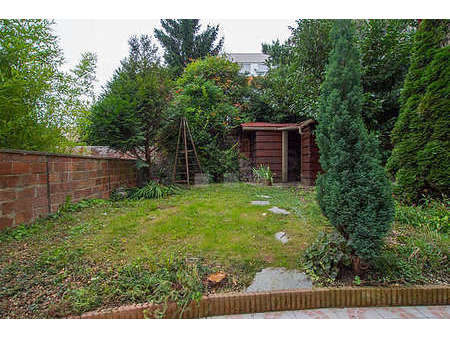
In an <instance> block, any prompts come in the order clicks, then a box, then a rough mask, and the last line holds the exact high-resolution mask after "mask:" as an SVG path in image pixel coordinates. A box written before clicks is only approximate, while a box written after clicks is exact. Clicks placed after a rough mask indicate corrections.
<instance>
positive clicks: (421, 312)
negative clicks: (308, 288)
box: [210, 306, 450, 319]
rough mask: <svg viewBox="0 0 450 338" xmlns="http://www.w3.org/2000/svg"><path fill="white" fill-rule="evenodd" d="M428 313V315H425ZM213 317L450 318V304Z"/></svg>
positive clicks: (328, 309)
mask: <svg viewBox="0 0 450 338" xmlns="http://www.w3.org/2000/svg"><path fill="white" fill-rule="evenodd" d="M425 314H426V315H425ZM210 318H213V319H216V318H217V319H234V318H236V319H384V318H395V319H403V318H417V319H427V318H435V319H440V318H447V319H448V318H450V306H402V307H367V308H327V309H310V310H297V311H277V312H264V313H254V314H248V315H231V316H219V317H210Z"/></svg>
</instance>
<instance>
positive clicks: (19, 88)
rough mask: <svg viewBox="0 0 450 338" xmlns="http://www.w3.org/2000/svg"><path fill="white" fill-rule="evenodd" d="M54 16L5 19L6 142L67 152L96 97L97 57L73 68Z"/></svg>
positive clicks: (1, 58)
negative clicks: (66, 66) (66, 69)
mask: <svg viewBox="0 0 450 338" xmlns="http://www.w3.org/2000/svg"><path fill="white" fill-rule="evenodd" d="M52 25H53V22H52V21H48V20H0V147H4V148H15V149H25V150H46V151H64V150H66V148H67V147H68V146H69V145H70V144H72V143H73V142H74V141H77V139H78V136H79V127H80V124H81V123H82V121H83V118H84V116H85V115H86V112H87V110H88V107H89V105H90V103H91V102H92V100H93V95H94V94H93V82H94V81H95V68H96V60H97V59H96V56H95V54H92V53H84V54H83V55H82V58H81V61H80V63H79V64H78V65H77V66H76V67H75V68H74V69H73V70H71V71H69V72H64V71H62V70H61V66H62V65H63V62H64V58H63V54H62V51H61V49H60V47H59V44H58V39H57V36H56V35H55V34H54V32H53V29H52Z"/></svg>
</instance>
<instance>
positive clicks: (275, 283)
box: [245, 268, 312, 292]
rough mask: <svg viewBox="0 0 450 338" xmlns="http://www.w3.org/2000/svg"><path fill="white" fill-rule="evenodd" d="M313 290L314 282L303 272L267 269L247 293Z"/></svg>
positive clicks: (262, 271) (258, 275)
mask: <svg viewBox="0 0 450 338" xmlns="http://www.w3.org/2000/svg"><path fill="white" fill-rule="evenodd" d="M311 288H312V282H311V280H310V279H309V277H308V276H307V275H305V274H304V273H303V272H300V271H297V270H286V269H285V268H267V269H263V270H261V271H260V272H258V273H257V274H256V275H255V278H254V279H253V282H252V284H251V285H250V286H249V287H248V288H247V290H246V291H245V292H258V291H270V290H292V289H311Z"/></svg>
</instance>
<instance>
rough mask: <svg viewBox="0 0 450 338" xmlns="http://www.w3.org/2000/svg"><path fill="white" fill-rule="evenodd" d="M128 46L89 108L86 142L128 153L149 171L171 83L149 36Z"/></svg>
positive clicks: (156, 147) (144, 36) (136, 39)
mask: <svg viewBox="0 0 450 338" xmlns="http://www.w3.org/2000/svg"><path fill="white" fill-rule="evenodd" d="M128 43H129V46H130V54H129V56H128V57H127V58H125V59H124V60H123V61H122V62H121V66H120V68H119V69H117V70H116V71H115V73H114V76H113V78H112V80H111V81H110V82H108V84H107V86H106V88H105V90H104V92H103V93H102V95H101V96H100V98H99V100H98V101H97V102H96V103H95V105H94V107H93V109H92V114H91V115H90V117H89V124H88V126H87V131H86V140H87V141H88V142H89V143H90V144H96V145H104V146H109V147H111V148H113V149H116V150H118V151H121V152H123V153H130V154H132V155H134V156H136V157H137V158H139V159H140V160H143V161H145V162H146V163H147V164H148V167H149V168H150V167H151V163H152V161H153V158H154V154H155V152H156V151H157V150H158V133H159V129H160V127H161V123H162V121H163V120H164V119H165V116H166V115H165V110H166V107H167V103H168V100H169V93H170V89H171V81H170V77H169V74H168V72H167V70H165V69H164V68H162V67H161V66H160V65H159V58H158V57H157V47H156V46H155V45H153V43H152V41H151V38H150V37H149V36H147V35H142V36H141V37H140V38H137V37H135V36H133V37H131V38H130V40H129V41H128Z"/></svg>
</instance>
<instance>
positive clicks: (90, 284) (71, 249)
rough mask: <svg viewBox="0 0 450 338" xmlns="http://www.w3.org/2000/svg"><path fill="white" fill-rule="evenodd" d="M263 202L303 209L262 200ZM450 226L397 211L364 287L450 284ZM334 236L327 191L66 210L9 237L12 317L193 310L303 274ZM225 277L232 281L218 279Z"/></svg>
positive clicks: (1, 273) (226, 193)
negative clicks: (267, 281) (262, 275)
mask: <svg viewBox="0 0 450 338" xmlns="http://www.w3.org/2000/svg"><path fill="white" fill-rule="evenodd" d="M258 195H269V196H271V198H270V199H269V201H270V202H271V205H276V206H278V207H281V208H285V209H288V210H290V211H291V214H290V215H287V216H286V215H274V214H272V213H270V212H268V211H267V209H268V207H267V206H254V205H251V204H250V201H252V200H259V199H262V198H260V197H258ZM446 217H447V218H446ZM446 219H448V207H447V206H446V205H442V204H436V203H434V202H433V203H431V204H430V206H429V207H408V206H403V205H397V213H396V222H395V223H394V226H393V231H392V232H391V234H390V235H389V237H388V238H387V240H386V248H385V250H384V252H383V256H382V257H380V261H379V262H378V263H377V268H376V269H375V270H374V271H373V273H372V274H371V275H370V276H369V277H368V279H363V278H361V279H360V280H358V283H360V284H361V285H368V284H371V283H375V284H377V283H378V284H382V285H384V284H393V283H398V284H411V283H422V284H423V283H438V284H442V283H444V284H446V283H448V281H449V268H448V248H449V241H448V235H447V230H446V229H447V228H446V227H445V225H444V223H443V222H445V220H446ZM323 230H327V231H329V230H330V226H329V223H328V221H327V220H326V219H325V218H324V217H323V216H322V214H321V212H320V209H319V207H318V205H317V203H316V201H315V192H314V191H313V190H311V189H302V188H290V189H286V188H279V187H265V186H255V185H248V184H213V185H209V186H204V187H194V188H192V189H190V190H183V191H181V192H180V193H178V194H175V195H172V196H169V197H165V198H161V199H152V200H121V201H115V202H113V201H104V200H90V201H82V202H80V203H77V204H75V205H74V204H71V203H66V205H64V207H63V208H62V211H61V212H60V213H58V214H57V215H54V216H52V217H50V218H48V219H43V220H40V221H37V222H35V223H34V224H31V225H28V226H19V227H16V228H14V229H8V230H6V231H3V232H0V250H1V253H2V254H1V256H0V318H48V317H50V318H54V317H64V316H69V315H76V314H80V313H82V312H86V311H91V310H95V309H100V308H105V307H112V306H120V305H125V304H131V303H142V302H155V303H166V302H168V301H175V302H178V303H179V304H180V305H181V306H184V305H186V304H187V303H188V302H190V301H192V300H196V299H199V297H200V296H201V295H203V294H208V293H215V292H228V291H240V290H242V289H243V288H245V287H246V286H248V285H249V284H250V282H251V281H252V279H253V277H254V275H255V273H256V272H257V271H259V270H260V269H262V268H265V267H270V266H274V267H286V268H288V269H300V270H301V269H302V268H303V266H302V260H301V257H302V256H303V253H304V251H305V250H306V248H307V247H308V246H309V245H310V244H311V243H312V242H313V241H314V240H315V239H316V238H317V236H318V234H319V233H320V232H321V231H323ZM278 231H285V232H287V234H288V236H289V237H290V241H289V242H288V243H287V244H285V245H283V244H281V243H280V242H278V241H277V240H276V239H275V237H274V234H275V233H276V232H278ZM218 271H224V272H226V273H227V278H226V280H225V281H224V282H223V283H222V284H220V285H218V286H214V285H210V284H208V283H207V281H206V279H207V276H208V275H209V274H211V273H214V272H218ZM350 283H351V282H350ZM337 284H339V282H338V283H337Z"/></svg>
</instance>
